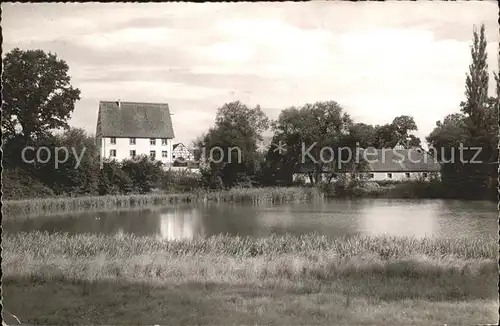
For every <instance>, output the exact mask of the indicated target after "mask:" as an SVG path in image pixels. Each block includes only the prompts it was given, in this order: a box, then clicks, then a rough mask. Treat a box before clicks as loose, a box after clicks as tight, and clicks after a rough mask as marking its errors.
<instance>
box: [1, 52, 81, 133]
mask: <svg viewBox="0 0 500 326" xmlns="http://www.w3.org/2000/svg"><path fill="white" fill-rule="evenodd" d="M3 65H4V71H3V83H2V87H3V103H2V114H3V117H2V131H3V133H4V139H6V140H8V139H10V138H11V137H14V136H17V135H20V136H22V138H23V139H24V140H25V141H28V140H29V139H33V138H37V137H40V136H42V135H44V134H47V132H49V131H50V130H51V129H57V128H67V127H68V123H67V121H68V119H69V118H70V115H71V113H72V112H73V110H74V108H75V102H76V101H77V100H79V99H80V90H78V89H76V88H73V87H72V86H71V84H70V81H71V79H70V77H69V76H68V70H69V67H68V65H67V64H66V62H65V61H64V60H60V59H58V58H57V56H56V55H55V54H51V53H48V54H47V53H45V52H44V51H43V50H28V51H23V50H20V49H19V48H15V49H13V50H12V51H10V52H9V53H7V54H6V56H5V59H4V61H3Z"/></svg>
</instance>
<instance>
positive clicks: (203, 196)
mask: <svg viewBox="0 0 500 326" xmlns="http://www.w3.org/2000/svg"><path fill="white" fill-rule="evenodd" d="M324 199H325V195H324V194H323V193H321V192H320V191H319V190H318V189H317V188H306V187H266V188H233V189H230V190H222V191H193V192H189V193H177V194H170V193H165V194H163V193H150V194H142V195H138V194H131V195H116V196H110V195H106V196H81V197H62V198H41V199H23V200H8V201H3V206H2V212H3V214H4V217H5V218H6V219H7V220H11V219H16V218H19V217H37V216H42V215H44V216H46V215H60V214H68V213H81V212H98V211H108V210H120V209H122V210H131V209H136V208H140V209H142V208H151V207H161V206H167V205H172V204H181V203H192V202H199V203H203V202H234V203H238V202H240V203H242V202H250V203H255V204H261V203H267V204H269V203H293V202H304V201H312V200H324Z"/></svg>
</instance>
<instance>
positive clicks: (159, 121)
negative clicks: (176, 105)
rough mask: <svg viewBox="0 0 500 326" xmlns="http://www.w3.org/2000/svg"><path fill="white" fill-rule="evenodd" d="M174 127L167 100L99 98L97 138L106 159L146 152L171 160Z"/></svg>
mask: <svg viewBox="0 0 500 326" xmlns="http://www.w3.org/2000/svg"><path fill="white" fill-rule="evenodd" d="M173 138H174V129H173V127H172V118H171V114H170V109H169V107H168V104H166V103H140V102H121V101H100V102H99V113H98V117H97V128H96V140H97V146H98V147H99V151H100V155H101V157H103V158H105V159H116V160H117V161H121V160H124V159H130V158H134V157H136V156H139V155H147V156H149V157H150V158H151V159H153V160H158V161H161V162H162V163H164V164H167V165H168V164H170V163H172V139H173Z"/></svg>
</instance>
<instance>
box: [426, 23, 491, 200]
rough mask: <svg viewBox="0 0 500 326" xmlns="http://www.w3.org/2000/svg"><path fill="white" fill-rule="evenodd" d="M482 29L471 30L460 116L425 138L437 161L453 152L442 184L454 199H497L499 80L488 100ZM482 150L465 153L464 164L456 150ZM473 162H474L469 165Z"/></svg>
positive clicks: (445, 167)
mask: <svg viewBox="0 0 500 326" xmlns="http://www.w3.org/2000/svg"><path fill="white" fill-rule="evenodd" d="M486 44H487V42H486V38H485V28H484V25H482V26H481V28H480V30H479V32H478V30H477V28H476V27H474V29H473V44H472V46H471V57H472V63H471V64H470V66H469V72H468V73H467V75H466V80H465V95H466V100H465V101H463V102H461V103H460V111H461V114H453V115H449V116H447V117H446V118H445V119H444V121H443V122H442V123H441V122H438V123H437V125H436V128H435V129H434V130H433V131H432V132H431V134H430V135H429V136H428V137H427V141H428V142H429V144H431V145H432V146H433V147H435V148H436V149H438V159H440V160H443V156H444V155H446V156H447V158H446V159H447V160H450V159H451V158H452V157H451V153H452V152H453V151H455V152H456V155H455V160H454V161H453V162H445V163H444V164H443V168H442V180H443V184H444V185H445V187H446V189H447V191H448V192H449V193H452V194H453V195H454V196H457V197H468V198H486V197H491V198H496V193H497V190H496V182H497V181H496V178H497V171H496V166H497V162H498V150H497V146H498V136H499V135H498V101H499V98H498V95H499V93H500V86H499V81H498V77H497V76H495V78H496V82H497V97H496V98H494V97H489V96H488V79H489V77H488V65H487V53H486ZM460 144H462V145H463V147H466V148H468V147H478V148H481V150H480V151H479V155H477V156H476V150H470V151H467V150H466V151H464V152H463V153H462V155H463V159H464V160H463V161H462V160H461V157H458V155H459V154H458V149H457V147H458V146H459V145H460ZM472 158H474V160H475V161H476V162H481V163H476V162H470V161H471V160H472Z"/></svg>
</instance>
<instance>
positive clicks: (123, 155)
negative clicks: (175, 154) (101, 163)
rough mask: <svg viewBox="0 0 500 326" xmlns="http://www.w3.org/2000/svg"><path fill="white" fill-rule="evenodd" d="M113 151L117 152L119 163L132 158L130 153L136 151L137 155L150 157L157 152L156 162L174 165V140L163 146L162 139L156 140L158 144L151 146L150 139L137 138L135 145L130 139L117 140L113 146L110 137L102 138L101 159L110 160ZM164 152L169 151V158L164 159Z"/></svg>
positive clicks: (169, 140)
mask: <svg viewBox="0 0 500 326" xmlns="http://www.w3.org/2000/svg"><path fill="white" fill-rule="evenodd" d="M111 150H116V157H115V159H116V160H117V161H122V160H124V159H129V158H131V156H130V151H131V150H135V155H136V156H139V155H147V156H149V155H150V151H155V152H156V158H155V159H156V160H157V161H161V162H162V163H166V164H170V163H172V139H167V144H166V145H162V141H161V138H156V144H155V145H150V139H149V138H136V139H135V145H131V144H130V138H118V137H117V138H116V144H111V138H110V137H100V152H101V157H103V158H107V159H110V158H111V157H110V154H111V152H110V151H111ZM162 151H167V157H162Z"/></svg>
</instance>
